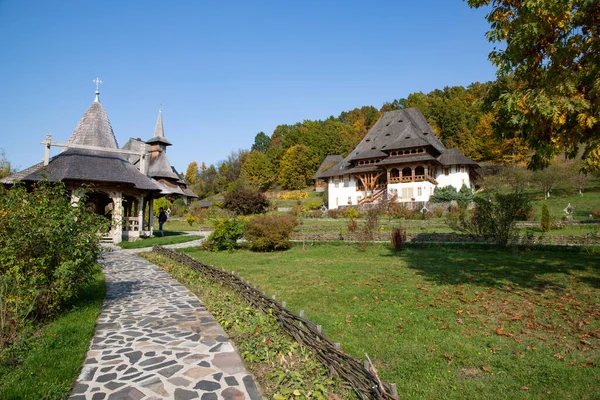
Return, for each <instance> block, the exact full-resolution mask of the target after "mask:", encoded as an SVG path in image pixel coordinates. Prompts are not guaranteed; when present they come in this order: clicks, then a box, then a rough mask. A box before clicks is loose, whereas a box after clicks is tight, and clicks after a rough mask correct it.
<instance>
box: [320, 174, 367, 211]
mask: <svg viewBox="0 0 600 400" xmlns="http://www.w3.org/2000/svg"><path fill="white" fill-rule="evenodd" d="M334 182H335V179H334V178H329V183H328V185H329V187H328V189H327V190H328V191H329V209H330V210H335V209H337V208H338V207H340V206H347V205H349V204H348V197H350V200H351V203H352V205H357V204H358V197H359V196H363V195H364V193H363V192H362V191H358V192H357V191H356V180H355V179H354V178H350V182H349V186H348V187H344V179H343V177H340V181H339V184H338V187H337V188H336V187H335V183H334Z"/></svg>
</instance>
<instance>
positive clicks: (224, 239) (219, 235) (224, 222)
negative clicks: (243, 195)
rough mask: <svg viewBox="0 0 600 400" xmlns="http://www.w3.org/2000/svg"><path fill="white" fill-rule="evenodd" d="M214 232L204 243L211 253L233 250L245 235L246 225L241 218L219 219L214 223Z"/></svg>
mask: <svg viewBox="0 0 600 400" xmlns="http://www.w3.org/2000/svg"><path fill="white" fill-rule="evenodd" d="M212 226H213V231H212V232H211V234H210V235H208V237H207V238H206V240H205V241H204V248H205V249H207V250H209V251H221V250H230V251H231V250H233V249H235V247H236V245H237V241H238V239H240V238H241V237H242V235H243V234H244V229H245V227H246V223H245V221H244V220H243V219H241V218H236V217H234V218H230V217H217V218H215V219H214V220H213V221H212Z"/></svg>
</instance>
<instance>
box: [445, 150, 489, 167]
mask: <svg viewBox="0 0 600 400" xmlns="http://www.w3.org/2000/svg"><path fill="white" fill-rule="evenodd" d="M437 159H438V161H439V162H440V164H442V165H475V166H477V167H479V164H477V163H476V162H475V161H473V160H471V159H469V158H467V156H465V155H464V154H463V153H461V152H460V151H458V150H457V149H448V150H446V151H445V152H443V153H442V155H441V156H439V157H438V158H437Z"/></svg>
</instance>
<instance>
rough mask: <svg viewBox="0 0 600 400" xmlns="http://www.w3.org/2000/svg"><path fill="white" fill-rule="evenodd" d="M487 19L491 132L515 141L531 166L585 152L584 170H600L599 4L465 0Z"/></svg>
mask: <svg viewBox="0 0 600 400" xmlns="http://www.w3.org/2000/svg"><path fill="white" fill-rule="evenodd" d="M468 3H469V6H471V7H475V8H479V7H484V6H488V5H489V4H490V3H491V4H492V9H491V11H490V13H489V14H488V15H487V20H488V21H489V23H490V25H491V30H490V31H489V32H488V33H487V37H488V40H490V41H491V42H505V43H506V46H505V47H504V46H502V47H503V48H501V49H495V50H494V51H492V52H491V53H490V56H489V57H490V60H491V61H492V63H493V64H495V65H496V66H497V67H498V72H497V74H498V79H497V80H496V82H495V83H494V85H493V88H492V90H490V91H489V93H488V95H487V98H486V101H485V107H486V109H488V110H493V111H494V112H495V113H496V122H495V129H496V131H497V132H499V133H501V134H503V135H506V136H507V137H509V138H510V137H515V138H521V139H522V140H523V141H524V142H525V143H526V144H527V145H528V146H529V147H530V148H531V149H533V150H534V154H533V155H532V156H531V157H530V159H529V166H530V167H531V168H533V169H538V168H541V167H545V166H548V165H549V164H550V161H551V160H552V158H553V157H554V156H556V155H557V154H559V153H560V152H562V151H564V152H565V153H566V155H567V156H568V157H569V158H574V157H575V156H576V154H577V151H578V148H579V147H580V146H583V147H584V152H583V156H582V160H583V168H584V169H585V170H587V171H594V170H598V169H600V78H599V77H600V2H598V1H593V0H537V1H514V0H493V1H492V0H469V2H468Z"/></svg>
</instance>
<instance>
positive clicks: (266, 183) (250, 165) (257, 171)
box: [240, 151, 275, 191]
mask: <svg viewBox="0 0 600 400" xmlns="http://www.w3.org/2000/svg"><path fill="white" fill-rule="evenodd" d="M240 176H241V177H242V178H243V179H244V180H245V181H246V182H247V183H248V184H249V185H251V186H253V187H255V188H257V189H259V190H263V191H264V190H267V189H268V188H269V187H270V186H271V185H272V184H273V182H274V181H275V171H274V170H273V164H271V161H270V160H269V157H267V155H266V154H263V153H260V152H257V151H252V152H250V153H248V156H247V157H246V160H245V161H244V164H243V165H242V172H241V174H240Z"/></svg>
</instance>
